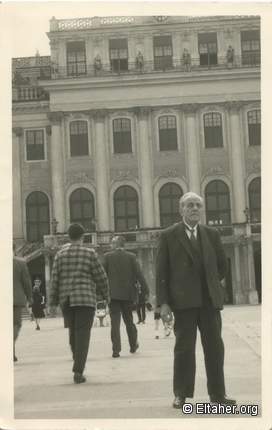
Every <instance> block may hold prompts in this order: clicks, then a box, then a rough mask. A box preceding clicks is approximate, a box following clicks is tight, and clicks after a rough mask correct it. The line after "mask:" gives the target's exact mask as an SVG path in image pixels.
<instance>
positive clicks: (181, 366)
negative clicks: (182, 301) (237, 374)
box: [174, 298, 225, 398]
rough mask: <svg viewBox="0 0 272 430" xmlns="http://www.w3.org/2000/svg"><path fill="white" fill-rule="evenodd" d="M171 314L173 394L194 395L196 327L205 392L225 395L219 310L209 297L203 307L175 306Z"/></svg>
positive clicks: (211, 394)
mask: <svg viewBox="0 0 272 430" xmlns="http://www.w3.org/2000/svg"><path fill="white" fill-rule="evenodd" d="M174 316H175V322H174V333H175V337H176V343H175V348H174V395H175V396H180V397H185V398H186V397H193V396H194V387H195V373H196V359H195V346H196V336H197V328H198V329H199V331H200V336H201V342H202V347H203V352H204V359H205V368H206V376H207V387H208V394H209V395H210V396H221V395H224V394H225V382H224V344H223V340H222V338H221V329H222V321H221V314H220V310H219V309H214V308H213V306H212V302H211V299H210V298H208V299H206V300H205V301H204V302H203V305H202V307H200V308H191V309H182V310H178V311H175V312H174Z"/></svg>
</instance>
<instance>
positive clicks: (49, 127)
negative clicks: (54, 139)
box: [45, 125, 52, 136]
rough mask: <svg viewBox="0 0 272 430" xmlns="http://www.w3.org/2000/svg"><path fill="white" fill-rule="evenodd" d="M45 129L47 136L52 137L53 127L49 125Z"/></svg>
mask: <svg viewBox="0 0 272 430" xmlns="http://www.w3.org/2000/svg"><path fill="white" fill-rule="evenodd" d="M45 129H46V134H47V135H48V136H51V134H52V127H51V125H47V126H46V127H45Z"/></svg>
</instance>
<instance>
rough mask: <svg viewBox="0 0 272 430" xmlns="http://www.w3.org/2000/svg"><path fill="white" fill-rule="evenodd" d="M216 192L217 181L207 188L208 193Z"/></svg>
mask: <svg viewBox="0 0 272 430" xmlns="http://www.w3.org/2000/svg"><path fill="white" fill-rule="evenodd" d="M215 192H216V181H211V182H210V183H209V184H208V185H207V187H206V193H215Z"/></svg>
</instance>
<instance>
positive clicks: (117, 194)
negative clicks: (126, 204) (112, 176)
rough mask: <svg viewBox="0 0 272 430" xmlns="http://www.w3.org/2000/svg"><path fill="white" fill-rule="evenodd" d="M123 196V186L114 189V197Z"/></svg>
mask: <svg viewBox="0 0 272 430" xmlns="http://www.w3.org/2000/svg"><path fill="white" fill-rule="evenodd" d="M124 197H125V187H120V188H118V190H116V191H115V198H116V199H117V198H118V199H119V198H124Z"/></svg>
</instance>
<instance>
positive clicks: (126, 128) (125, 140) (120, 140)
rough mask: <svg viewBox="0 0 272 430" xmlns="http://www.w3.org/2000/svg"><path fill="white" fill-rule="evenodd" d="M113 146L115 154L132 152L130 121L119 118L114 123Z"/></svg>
mask: <svg viewBox="0 0 272 430" xmlns="http://www.w3.org/2000/svg"><path fill="white" fill-rule="evenodd" d="M113 145H114V153H115V154H125V153H128V152H132V147H131V127H130V119H128V118H118V119H115V120H114V121H113Z"/></svg>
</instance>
